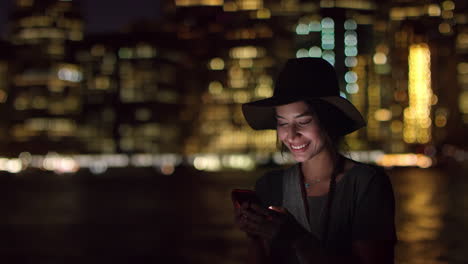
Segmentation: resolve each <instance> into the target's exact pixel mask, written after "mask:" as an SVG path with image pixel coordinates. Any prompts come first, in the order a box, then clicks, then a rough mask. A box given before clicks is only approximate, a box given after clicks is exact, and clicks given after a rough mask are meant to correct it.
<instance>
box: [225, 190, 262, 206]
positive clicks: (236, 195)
mask: <svg viewBox="0 0 468 264" xmlns="http://www.w3.org/2000/svg"><path fill="white" fill-rule="evenodd" d="M231 198H232V203H233V204H234V207H235V208H239V207H240V206H241V205H242V204H243V203H246V202H247V203H249V204H252V203H256V204H259V205H260V204H261V202H260V199H259V198H258V196H257V194H256V193H255V191H252V190H243V189H234V190H232V192H231Z"/></svg>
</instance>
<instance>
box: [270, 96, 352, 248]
mask: <svg viewBox="0 0 468 264" xmlns="http://www.w3.org/2000/svg"><path fill="white" fill-rule="evenodd" d="M304 102H305V103H306V104H307V106H308V108H309V111H310V112H311V113H312V114H313V115H314V116H315V117H316V118H317V122H318V125H319V127H320V137H321V138H322V139H323V141H324V144H325V148H326V149H327V150H328V151H329V152H330V154H331V156H332V162H333V172H332V175H331V179H330V186H329V191H328V197H327V203H326V208H325V222H324V223H323V224H324V226H323V230H322V231H323V233H322V238H323V243H324V245H326V243H327V240H328V228H329V223H330V218H331V215H330V210H331V206H332V202H333V198H334V196H335V189H336V177H337V176H338V174H340V173H341V172H342V171H343V166H344V164H343V159H342V158H341V156H340V149H341V148H343V146H346V143H345V141H344V136H343V135H340V134H339V133H338V131H340V130H339V129H338V126H346V125H348V122H349V121H348V120H347V119H346V118H343V119H342V118H341V116H343V114H342V113H341V112H340V110H338V109H337V108H336V107H334V106H332V105H330V104H328V103H325V102H323V101H318V100H317V101H315V100H314V101H313V102H312V101H304ZM327 116H331V117H334V118H333V119H331V118H327ZM277 145H279V147H280V150H281V155H283V153H284V151H287V150H288V148H287V147H286V146H285V145H284V144H283V143H282V142H281V140H279V138H277Z"/></svg>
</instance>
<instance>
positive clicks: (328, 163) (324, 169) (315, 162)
mask: <svg viewBox="0 0 468 264" xmlns="http://www.w3.org/2000/svg"><path fill="white" fill-rule="evenodd" d="M334 167H335V161H334V160H333V156H332V154H331V153H330V152H329V151H328V150H325V149H324V150H323V151H321V152H320V153H319V154H318V155H316V156H315V157H313V158H312V159H310V160H307V161H305V162H302V163H301V168H302V173H303V174H304V179H305V181H307V180H308V179H315V180H317V179H320V180H322V181H326V180H329V179H330V178H331V175H332V173H333V169H334Z"/></svg>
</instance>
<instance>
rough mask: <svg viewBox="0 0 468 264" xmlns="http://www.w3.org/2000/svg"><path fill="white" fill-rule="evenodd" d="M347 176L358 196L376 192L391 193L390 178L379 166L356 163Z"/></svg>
mask: <svg viewBox="0 0 468 264" xmlns="http://www.w3.org/2000/svg"><path fill="white" fill-rule="evenodd" d="M349 176H350V180H351V181H352V183H353V186H354V190H355V192H356V193H357V194H358V196H363V195H365V194H369V192H371V193H373V192H375V191H376V190H380V191H383V190H386V191H385V193H388V191H390V192H393V191H392V184H391V181H390V178H389V177H388V174H387V173H386V172H385V169H384V168H382V167H380V166H377V165H371V164H366V163H361V162H357V164H356V165H355V167H353V168H352V169H351V170H350V172H349ZM387 190H388V191H387Z"/></svg>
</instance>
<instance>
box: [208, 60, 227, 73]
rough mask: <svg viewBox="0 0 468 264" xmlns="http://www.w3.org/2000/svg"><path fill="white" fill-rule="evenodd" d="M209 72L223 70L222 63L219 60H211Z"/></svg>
mask: <svg viewBox="0 0 468 264" xmlns="http://www.w3.org/2000/svg"><path fill="white" fill-rule="evenodd" d="M209 67H210V69H211V70H214V71H216V70H223V69H224V61H223V59H221V58H213V59H211V60H210V65H209Z"/></svg>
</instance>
